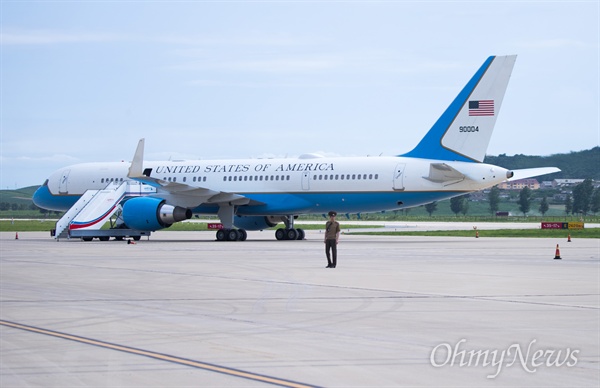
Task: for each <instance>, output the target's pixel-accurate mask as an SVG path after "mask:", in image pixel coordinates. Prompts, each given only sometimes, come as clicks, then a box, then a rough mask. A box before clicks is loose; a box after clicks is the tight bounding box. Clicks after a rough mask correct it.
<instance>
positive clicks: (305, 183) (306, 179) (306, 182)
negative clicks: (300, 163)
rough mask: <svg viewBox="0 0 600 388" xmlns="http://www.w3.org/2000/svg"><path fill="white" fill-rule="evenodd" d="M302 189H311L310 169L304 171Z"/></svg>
mask: <svg viewBox="0 0 600 388" xmlns="http://www.w3.org/2000/svg"><path fill="white" fill-rule="evenodd" d="M302 190H310V171H304V172H303V173H302Z"/></svg>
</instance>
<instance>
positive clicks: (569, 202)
mask: <svg viewBox="0 0 600 388" xmlns="http://www.w3.org/2000/svg"><path fill="white" fill-rule="evenodd" d="M565 213H566V214H567V215H569V214H571V213H573V198H571V194H567V198H566V199H565Z"/></svg>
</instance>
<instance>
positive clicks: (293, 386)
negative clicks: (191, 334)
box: [0, 320, 315, 388]
mask: <svg viewBox="0 0 600 388" xmlns="http://www.w3.org/2000/svg"><path fill="white" fill-rule="evenodd" d="M0 325H3V326H7V327H12V328H15V329H21V330H27V331H30V332H33V333H38V334H45V335H49V336H52V337H57V338H63V339H67V340H71V341H76V342H80V343H84V344H88V345H94V346H99V347H102V348H106V349H113V350H118V351H120V352H125V353H130V354H137V355H139V356H145V357H150V358H154V359H157V360H161V361H167V362H172V363H175V364H180V365H186V366H191V367H194V368H199V369H204V370H208V371H212V372H218V373H223V374H226V375H229V376H234V377H240V378H244V379H249V380H254V381H261V382H264V383H268V384H274V385H279V386H281V387H290V388H314V387H315V386H314V385H307V384H302V383H297V382H294V381H290V380H284V379H279V378H276V377H270V376H265V375H260V374H256V373H252V372H246V371H243V370H239V369H233V368H228V367H224V366H219V365H215V364H209V363H206V362H201V361H194V360H189V359H186V358H181V357H175V356H170V355H168V354H162V353H156V352H151V351H148V350H143V349H136V348H131V347H129V346H123V345H117V344H112V343H110V342H104V341H98V340H95V339H91V338H85V337H79V336H76V335H72V334H66V333H60V332H58V331H53V330H47V329H41V328H39V327H34V326H28V325H23V324H20V323H15V322H10V321H4V320H0Z"/></svg>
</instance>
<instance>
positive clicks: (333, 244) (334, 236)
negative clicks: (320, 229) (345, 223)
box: [324, 211, 340, 268]
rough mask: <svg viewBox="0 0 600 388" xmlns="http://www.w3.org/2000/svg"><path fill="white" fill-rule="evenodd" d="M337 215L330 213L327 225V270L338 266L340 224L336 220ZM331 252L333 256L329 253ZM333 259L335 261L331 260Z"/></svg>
mask: <svg viewBox="0 0 600 388" xmlns="http://www.w3.org/2000/svg"><path fill="white" fill-rule="evenodd" d="M335 216H337V213H336V212H334V211H330V212H329V221H327V223H326V224H325V241H324V242H325V255H326V256H327V264H328V265H327V268H335V266H336V264H337V243H338V241H339V240H340V224H339V222H337V221H336V220H335ZM330 250H331V256H330V255H329V251H330ZM332 258H333V261H332V260H331V259H332Z"/></svg>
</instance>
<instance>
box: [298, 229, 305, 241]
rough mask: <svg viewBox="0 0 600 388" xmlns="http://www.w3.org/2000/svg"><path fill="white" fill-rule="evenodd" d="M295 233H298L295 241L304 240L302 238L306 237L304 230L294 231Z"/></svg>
mask: <svg viewBox="0 0 600 388" xmlns="http://www.w3.org/2000/svg"><path fill="white" fill-rule="evenodd" d="M296 231H297V232H298V237H297V238H296V240H304V237H306V233H304V229H296Z"/></svg>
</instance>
